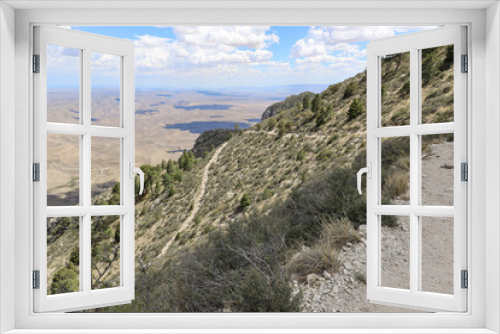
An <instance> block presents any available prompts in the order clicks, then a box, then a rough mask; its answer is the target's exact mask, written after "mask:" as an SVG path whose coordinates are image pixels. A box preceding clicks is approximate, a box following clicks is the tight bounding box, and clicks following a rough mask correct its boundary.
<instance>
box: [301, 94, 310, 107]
mask: <svg viewBox="0 0 500 334" xmlns="http://www.w3.org/2000/svg"><path fill="white" fill-rule="evenodd" d="M309 102H310V99H309V95H306V96H305V97H304V100H302V110H306V109H307V108H309Z"/></svg>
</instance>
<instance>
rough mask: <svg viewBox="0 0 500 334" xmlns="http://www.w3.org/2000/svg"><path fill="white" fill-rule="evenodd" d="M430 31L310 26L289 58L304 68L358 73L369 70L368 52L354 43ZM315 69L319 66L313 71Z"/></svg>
mask: <svg viewBox="0 0 500 334" xmlns="http://www.w3.org/2000/svg"><path fill="white" fill-rule="evenodd" d="M429 28H432V27H415V26H412V27H393V26H375V27H366V26H351V27H339V26H334V27H311V28H310V29H309V31H308V33H307V35H306V36H305V37H304V38H302V39H299V40H298V41H297V42H296V43H295V44H294V46H293V47H292V50H291V53H290V56H291V57H293V58H296V59H295V63H296V64H299V65H302V66H305V65H308V64H309V65H311V64H318V66H319V65H321V64H323V65H324V66H322V67H323V70H325V69H326V68H328V70H334V69H336V70H337V71H342V72H343V73H344V74H355V73H358V72H359V71H362V70H363V69H364V68H365V67H366V60H365V59H366V49H364V48H363V49H360V46H359V44H355V43H362V42H368V41H370V40H374V39H379V38H386V37H391V36H395V35H396V33H404V32H409V31H415V30H424V29H429ZM316 69H317V67H315V68H314V70H316ZM309 70H311V69H309Z"/></svg>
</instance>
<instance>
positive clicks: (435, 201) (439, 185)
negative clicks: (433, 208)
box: [422, 134, 455, 206]
mask: <svg viewBox="0 0 500 334" xmlns="http://www.w3.org/2000/svg"><path fill="white" fill-rule="evenodd" d="M453 139H454V136H453V134H444V135H428V136H422V205H444V206H453V195H454V193H453V181H454V175H453V174H454V168H455V166H454V162H453V148H454V141H453Z"/></svg>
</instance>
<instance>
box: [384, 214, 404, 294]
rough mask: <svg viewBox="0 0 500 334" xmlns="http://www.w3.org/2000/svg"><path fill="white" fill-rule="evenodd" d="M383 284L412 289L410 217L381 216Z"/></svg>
mask: <svg viewBox="0 0 500 334" xmlns="http://www.w3.org/2000/svg"><path fill="white" fill-rule="evenodd" d="M381 224H382V226H381V240H380V245H381V253H380V255H381V261H380V263H381V271H380V272H381V278H382V281H381V282H380V283H381V284H380V285H381V286H385V287H390V288H398V289H410V217H408V216H381Z"/></svg>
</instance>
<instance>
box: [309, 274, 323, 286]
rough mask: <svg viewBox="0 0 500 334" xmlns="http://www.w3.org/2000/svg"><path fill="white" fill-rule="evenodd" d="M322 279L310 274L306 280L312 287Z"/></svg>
mask: <svg viewBox="0 0 500 334" xmlns="http://www.w3.org/2000/svg"><path fill="white" fill-rule="evenodd" d="M320 279H321V277H319V276H318V275H316V274H309V275H307V278H306V280H307V284H308V285H312V284H314V283H316V282H318V281H319V280H320Z"/></svg>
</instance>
